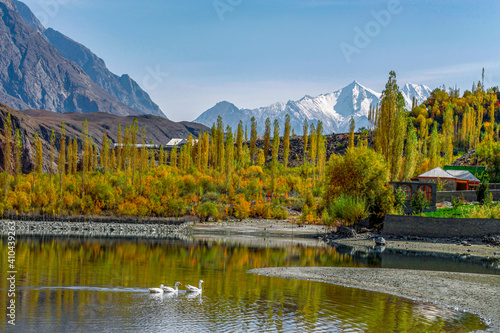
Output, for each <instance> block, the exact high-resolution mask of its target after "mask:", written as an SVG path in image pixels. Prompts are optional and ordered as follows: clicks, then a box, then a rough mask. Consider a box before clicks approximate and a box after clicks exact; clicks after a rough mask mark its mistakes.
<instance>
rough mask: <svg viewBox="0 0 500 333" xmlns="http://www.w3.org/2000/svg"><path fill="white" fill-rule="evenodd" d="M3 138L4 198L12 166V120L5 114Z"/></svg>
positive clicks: (8, 114)
mask: <svg viewBox="0 0 500 333" xmlns="http://www.w3.org/2000/svg"><path fill="white" fill-rule="evenodd" d="M4 136H5V143H4V145H5V146H4V147H5V148H4V155H3V158H4V160H3V169H4V174H5V189H4V192H5V197H6V196H7V193H8V191H9V173H10V170H11V164H12V120H11V117H10V113H7V116H6V117H5V125H4Z"/></svg>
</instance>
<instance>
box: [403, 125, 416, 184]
mask: <svg viewBox="0 0 500 333" xmlns="http://www.w3.org/2000/svg"><path fill="white" fill-rule="evenodd" d="M407 122H408V125H407V126H408V137H407V139H406V147H405V155H406V156H405V161H404V168H403V179H404V180H405V181H410V180H411V177H413V175H414V173H415V170H416V169H417V163H418V158H419V153H418V147H417V145H418V142H417V133H416V131H415V127H414V126H413V122H412V121H411V119H408V120H407Z"/></svg>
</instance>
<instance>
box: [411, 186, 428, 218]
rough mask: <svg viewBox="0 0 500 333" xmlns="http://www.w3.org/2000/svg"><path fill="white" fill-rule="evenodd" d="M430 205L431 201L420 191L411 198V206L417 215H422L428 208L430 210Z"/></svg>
mask: <svg viewBox="0 0 500 333" xmlns="http://www.w3.org/2000/svg"><path fill="white" fill-rule="evenodd" d="M429 205H430V201H429V200H427V197H426V196H425V193H424V192H422V191H420V190H419V191H417V193H415V194H414V195H413V196H412V197H411V201H410V206H411V209H412V210H413V212H414V213H415V214H420V213H422V212H423V211H424V210H425V209H426V208H429Z"/></svg>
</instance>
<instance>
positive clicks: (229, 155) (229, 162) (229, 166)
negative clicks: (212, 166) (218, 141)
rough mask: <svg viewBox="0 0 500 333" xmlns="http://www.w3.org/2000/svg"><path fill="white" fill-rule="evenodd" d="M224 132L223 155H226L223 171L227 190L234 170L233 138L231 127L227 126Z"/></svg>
mask: <svg viewBox="0 0 500 333" xmlns="http://www.w3.org/2000/svg"><path fill="white" fill-rule="evenodd" d="M226 132H227V137H226V148H225V153H226V166H225V169H226V170H225V171H226V189H228V188H229V185H230V180H231V176H232V173H233V169H234V138H233V132H232V130H231V127H229V125H228V126H227V128H226Z"/></svg>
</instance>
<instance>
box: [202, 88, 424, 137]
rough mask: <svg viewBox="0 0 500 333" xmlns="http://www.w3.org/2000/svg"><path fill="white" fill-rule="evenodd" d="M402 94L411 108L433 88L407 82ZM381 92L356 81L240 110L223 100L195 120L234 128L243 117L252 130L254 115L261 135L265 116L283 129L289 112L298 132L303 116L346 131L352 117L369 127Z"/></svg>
mask: <svg viewBox="0 0 500 333" xmlns="http://www.w3.org/2000/svg"><path fill="white" fill-rule="evenodd" d="M402 94H403V96H404V98H405V101H409V103H407V108H408V109H411V103H412V100H413V97H415V98H416V99H417V101H418V102H419V103H421V102H423V101H424V100H425V99H427V97H429V95H430V89H429V88H427V87H426V86H423V85H414V84H407V85H405V87H404V88H403V89H402ZM380 97H381V94H380V93H377V92H375V91H373V90H371V89H369V88H366V87H364V86H362V85H361V84H359V83H358V82H356V81H354V82H353V83H351V84H350V85H348V86H346V87H344V88H342V89H340V90H338V91H335V92H333V93H329V94H324V95H320V96H317V97H311V96H305V97H304V98H302V99H300V100H298V101H288V102H287V103H283V102H278V103H275V104H272V105H270V106H267V107H261V108H258V109H253V110H251V109H239V108H238V107H236V106H235V105H234V104H231V103H229V102H220V103H218V104H217V105H215V106H214V107H213V108H211V109H209V110H207V111H205V112H204V113H203V114H202V115H200V116H199V117H198V118H197V119H196V120H195V122H199V123H201V124H204V125H206V126H212V124H214V123H215V122H216V121H217V117H218V116H219V115H220V116H222V119H223V121H224V123H225V124H228V125H229V126H231V127H232V128H233V129H235V128H236V127H237V126H238V123H239V121H240V120H241V121H242V122H243V124H244V126H248V129H250V125H251V118H252V117H255V119H256V120H257V132H258V133H259V135H262V134H263V133H264V130H265V121H266V118H269V119H271V120H272V121H274V119H278V122H279V124H280V128H281V129H282V130H283V128H284V121H285V116H286V115H287V114H288V115H290V120H291V127H292V129H294V130H295V133H297V134H301V133H302V132H303V125H304V119H308V120H309V122H312V123H315V124H317V122H318V121H321V122H322V123H323V128H324V133H346V132H348V131H349V126H350V120H351V117H352V118H353V119H354V121H355V124H356V129H359V128H361V127H366V128H368V127H369V126H370V122H369V120H368V114H369V110H370V106H373V107H376V106H377V105H378V104H379V103H380Z"/></svg>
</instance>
